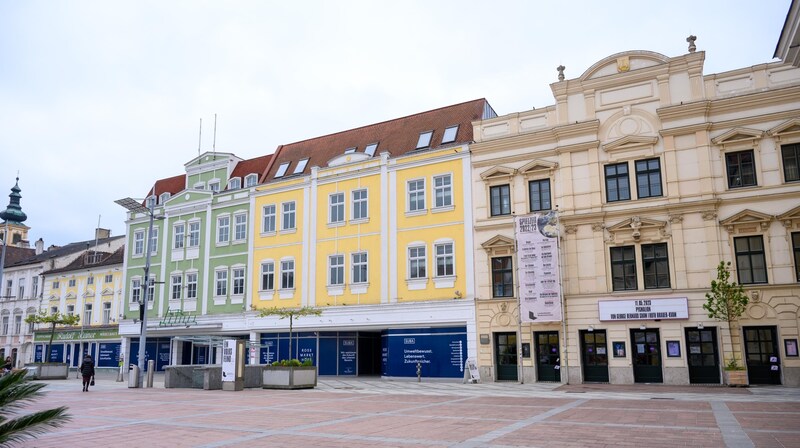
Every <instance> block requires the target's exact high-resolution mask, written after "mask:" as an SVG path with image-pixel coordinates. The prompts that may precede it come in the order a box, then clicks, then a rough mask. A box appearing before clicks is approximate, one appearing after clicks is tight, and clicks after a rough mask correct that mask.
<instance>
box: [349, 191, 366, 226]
mask: <svg viewBox="0 0 800 448" xmlns="http://www.w3.org/2000/svg"><path fill="white" fill-rule="evenodd" d="M352 194H353V220H358V219H367V218H369V209H368V202H367V190H366V188H365V189H361V190H353V193H352Z"/></svg>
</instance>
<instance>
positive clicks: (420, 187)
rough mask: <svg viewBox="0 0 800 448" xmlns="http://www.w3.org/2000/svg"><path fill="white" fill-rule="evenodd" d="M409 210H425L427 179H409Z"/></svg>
mask: <svg viewBox="0 0 800 448" xmlns="http://www.w3.org/2000/svg"><path fill="white" fill-rule="evenodd" d="M407 185H408V211H410V212H416V211H421V210H425V180H424V179H415V180H410V181H408V184H407Z"/></svg>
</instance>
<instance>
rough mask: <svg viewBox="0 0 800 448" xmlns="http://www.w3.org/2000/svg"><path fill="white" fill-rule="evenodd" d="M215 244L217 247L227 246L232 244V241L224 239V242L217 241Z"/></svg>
mask: <svg viewBox="0 0 800 448" xmlns="http://www.w3.org/2000/svg"><path fill="white" fill-rule="evenodd" d="M214 245H215V246H216V247H225V246H230V245H231V243H230V241H223V242H219V241H217V242H216V243H215V244H214Z"/></svg>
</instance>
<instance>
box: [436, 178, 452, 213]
mask: <svg viewBox="0 0 800 448" xmlns="http://www.w3.org/2000/svg"><path fill="white" fill-rule="evenodd" d="M433 196H434V200H435V202H434V204H435V206H436V207H450V206H452V205H453V180H452V177H451V176H450V175H449V174H445V175H443V176H433Z"/></svg>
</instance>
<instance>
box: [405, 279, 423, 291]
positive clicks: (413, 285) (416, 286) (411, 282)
mask: <svg viewBox="0 0 800 448" xmlns="http://www.w3.org/2000/svg"><path fill="white" fill-rule="evenodd" d="M427 286H428V279H427V277H426V278H409V279H406V287H408V289H409V290H410V291H418V290H420V289H425V288H426V287H427Z"/></svg>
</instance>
